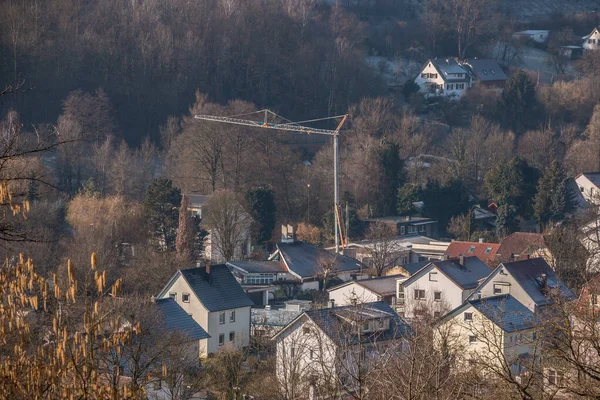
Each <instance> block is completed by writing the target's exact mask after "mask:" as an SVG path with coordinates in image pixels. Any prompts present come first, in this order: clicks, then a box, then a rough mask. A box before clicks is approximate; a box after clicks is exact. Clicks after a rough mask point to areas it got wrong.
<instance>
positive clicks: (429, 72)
mask: <svg viewBox="0 0 600 400" xmlns="http://www.w3.org/2000/svg"><path fill="white" fill-rule="evenodd" d="M415 83H416V84H417V85H418V86H419V91H420V92H421V93H423V94H424V95H425V96H426V97H432V96H446V97H448V98H450V99H459V98H460V97H461V96H462V95H464V94H465V92H466V90H467V89H468V88H469V87H470V86H471V77H470V75H469V72H468V71H467V70H466V69H465V68H463V67H462V66H461V65H460V64H459V63H457V62H456V61H455V60H453V59H451V58H448V59H444V60H438V59H433V60H432V59H430V60H428V61H427V63H426V64H425V66H424V67H423V69H422V70H421V72H420V73H419V75H417V77H416V78H415Z"/></svg>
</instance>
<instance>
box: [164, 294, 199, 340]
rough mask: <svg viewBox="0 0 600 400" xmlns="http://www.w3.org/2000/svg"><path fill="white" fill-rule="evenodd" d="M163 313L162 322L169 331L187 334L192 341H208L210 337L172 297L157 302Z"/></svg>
mask: <svg viewBox="0 0 600 400" xmlns="http://www.w3.org/2000/svg"><path fill="white" fill-rule="evenodd" d="M156 306H157V307H158V309H159V311H160V313H161V316H162V318H161V321H162V323H163V325H164V327H165V328H166V329H167V330H168V331H177V332H181V333H183V334H185V335H186V336H187V337H188V338H189V339H190V340H201V339H208V338H209V337H210V335H209V334H208V333H206V331H205V330H204V329H202V327H201V326H200V325H199V324H198V323H197V322H196V321H195V320H194V318H192V316H191V315H189V314H188V313H187V312H185V310H184V309H183V308H181V307H180V306H179V304H177V302H176V301H175V300H173V299H171V298H170V297H167V298H166V299H159V300H156Z"/></svg>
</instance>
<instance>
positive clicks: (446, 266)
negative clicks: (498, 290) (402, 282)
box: [410, 256, 492, 289]
mask: <svg viewBox="0 0 600 400" xmlns="http://www.w3.org/2000/svg"><path fill="white" fill-rule="evenodd" d="M432 264H434V265H435V266H436V267H437V268H438V269H439V270H440V271H442V272H443V273H444V274H445V275H446V276H448V278H450V279H452V280H453V281H454V283H456V284H457V285H458V286H460V287H461V288H463V289H473V288H476V287H477V286H478V285H479V281H480V280H481V279H484V278H486V277H487V276H488V275H489V274H490V273H491V272H492V270H491V268H490V267H488V266H487V265H485V263H484V262H483V261H481V260H480V259H479V258H477V257H475V256H472V257H465V258H464V265H461V264H460V259H458V258H453V259H448V260H442V261H432ZM410 279H412V277H411V278H410Z"/></svg>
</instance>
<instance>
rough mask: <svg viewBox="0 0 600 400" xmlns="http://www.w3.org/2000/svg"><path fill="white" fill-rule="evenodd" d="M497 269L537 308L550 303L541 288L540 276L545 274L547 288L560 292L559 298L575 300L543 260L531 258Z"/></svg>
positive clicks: (544, 290)
mask: <svg viewBox="0 0 600 400" xmlns="http://www.w3.org/2000/svg"><path fill="white" fill-rule="evenodd" d="M498 268H504V269H505V270H506V271H507V272H508V273H510V274H511V275H512V277H513V278H514V279H515V281H517V282H518V283H519V285H520V286H521V287H522V288H523V290H524V291H525V292H526V293H527V294H528V295H529V297H531V299H532V300H533V301H534V303H535V304H536V305H538V306H543V305H547V304H551V303H552V298H551V297H548V296H547V295H546V292H547V289H544V288H543V285H542V274H546V282H547V287H548V288H550V289H558V290H560V294H561V296H563V297H564V298H566V299H573V298H575V295H574V294H573V292H571V290H570V289H569V288H568V287H567V285H565V283H564V282H563V281H562V280H561V279H560V278H559V277H558V276H557V275H556V273H555V272H554V270H552V268H551V267H550V266H549V265H548V263H547V262H546V261H545V260H544V259H543V258H531V259H528V260H521V261H513V262H508V263H503V264H501V265H499V266H498Z"/></svg>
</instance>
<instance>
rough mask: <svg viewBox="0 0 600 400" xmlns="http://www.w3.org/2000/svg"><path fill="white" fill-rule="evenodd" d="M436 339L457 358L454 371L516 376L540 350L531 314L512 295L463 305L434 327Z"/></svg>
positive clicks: (478, 300) (538, 338) (534, 322)
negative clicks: (503, 370) (501, 370)
mask: <svg viewBox="0 0 600 400" xmlns="http://www.w3.org/2000/svg"><path fill="white" fill-rule="evenodd" d="M435 336H436V343H438V344H440V343H444V344H445V345H447V346H448V347H449V348H451V349H452V350H453V351H454V352H455V354H457V358H458V359H457V360H456V367H458V368H464V369H471V368H474V367H476V368H477V369H478V370H479V371H481V372H483V373H486V372H489V371H490V370H494V369H496V370H497V369H498V368H504V367H509V368H510V369H511V372H517V373H518V372H519V369H520V368H519V367H521V366H523V363H525V364H527V360H528V359H531V356H532V355H534V354H536V353H537V350H536V349H538V348H539V347H540V346H539V343H538V341H539V340H540V336H539V335H538V333H537V329H536V317H535V315H534V313H533V312H532V311H531V310H529V309H528V308H526V307H525V306H523V305H522V304H521V303H520V302H519V301H517V300H516V299H515V298H514V297H512V296H511V295H500V296H494V297H490V298H486V299H474V300H468V301H466V302H465V303H463V304H461V305H460V306H459V307H457V308H455V309H454V310H452V311H451V312H449V313H448V314H447V315H446V316H444V318H442V319H441V320H439V321H438V322H437V323H436V329H435ZM490 349H494V351H493V352H492V351H490Z"/></svg>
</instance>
